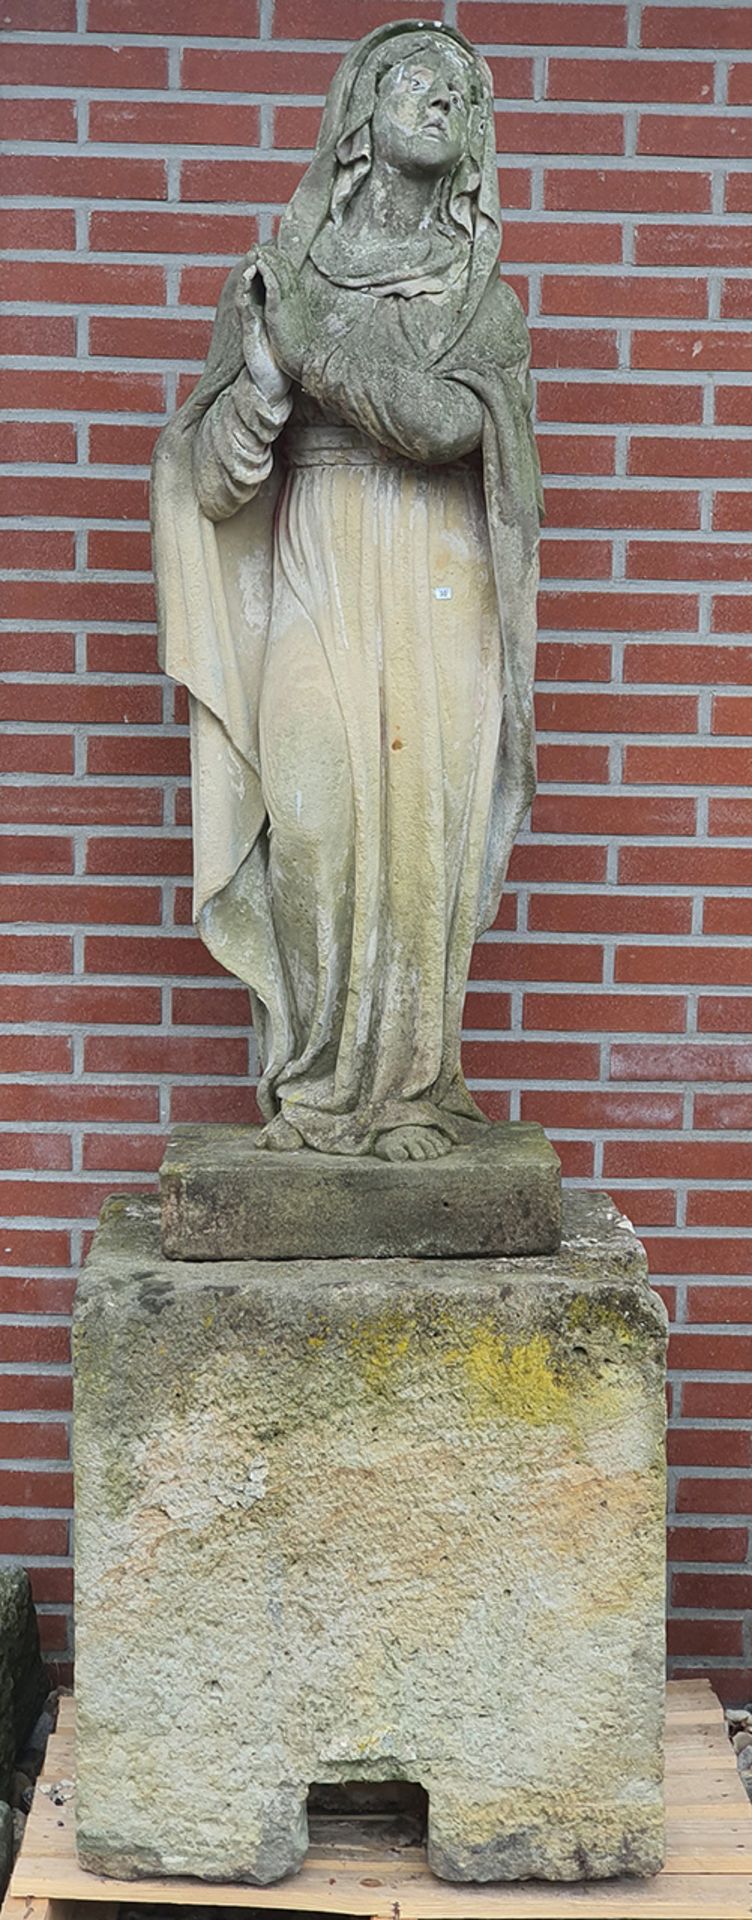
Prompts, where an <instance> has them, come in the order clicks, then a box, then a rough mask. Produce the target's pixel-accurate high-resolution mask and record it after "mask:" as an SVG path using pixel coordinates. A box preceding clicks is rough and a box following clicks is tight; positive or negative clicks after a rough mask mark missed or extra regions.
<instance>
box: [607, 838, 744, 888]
mask: <svg viewBox="0 0 752 1920" xmlns="http://www.w3.org/2000/svg"><path fill="white" fill-rule="evenodd" d="M619 882H620V885H622V886H637V887H643V886H647V887H723V886H726V887H745V886H752V847H698V846H691V847H621V848H620V849H619Z"/></svg>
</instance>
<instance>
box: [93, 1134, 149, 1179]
mask: <svg viewBox="0 0 752 1920" xmlns="http://www.w3.org/2000/svg"><path fill="white" fill-rule="evenodd" d="M165 1144H166V1143H165V1138H164V1134H163V1133H120V1131H118V1132H117V1133H91V1134H85V1135H84V1143H83V1155H82V1161H81V1164H82V1166H83V1169H84V1172H85V1173H109V1172H111V1171H114V1172H116V1173H137V1172H138V1173H156V1172H157V1171H158V1169H159V1167H160V1166H161V1164H162V1161H163V1159H164V1151H165Z"/></svg>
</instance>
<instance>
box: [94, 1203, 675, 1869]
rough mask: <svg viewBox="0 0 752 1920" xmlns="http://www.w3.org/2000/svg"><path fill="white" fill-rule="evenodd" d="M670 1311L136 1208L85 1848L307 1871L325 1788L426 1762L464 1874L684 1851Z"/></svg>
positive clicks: (570, 1236)
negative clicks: (279, 1253) (212, 1239)
mask: <svg viewBox="0 0 752 1920" xmlns="http://www.w3.org/2000/svg"><path fill="white" fill-rule="evenodd" d="M663 1354H664V1314H663V1309H662V1307H661V1305H660V1302H659V1301H658V1300H657V1299H656V1298H655V1296H654V1295H653V1294H652V1293H651V1291H650V1289H649V1287H648V1285H647V1281H646V1271H645V1260H644V1255H643V1252H642V1249H641V1247H640V1244H639V1242H638V1241H637V1240H636V1238H635V1236H634V1234H633V1232H632V1230H631V1228H630V1227H629V1226H628V1224H627V1223H626V1222H625V1221H624V1220H622V1219H621V1218H620V1216H619V1215H618V1214H617V1213H616V1211H615V1209H614V1208H613V1206H612V1205H611V1203H610V1202H609V1201H608V1200H607V1199H606V1198H605V1196H602V1195H590V1194H580V1195H578V1196H569V1198H568V1199H567V1201H566V1204H565V1215H564V1238H563V1244H562V1247H561V1251H560V1252H559V1253H557V1254H554V1255H550V1256H541V1257H537V1258H536V1257H530V1258H527V1259H516V1260H506V1259H491V1258H485V1259H475V1260H473V1261H466V1260H462V1261H458V1260H437V1259H434V1260H415V1259H412V1260H401V1259H381V1260H351V1259H339V1260H325V1259H319V1260H309V1261H303V1260H299V1261H294V1262H290V1261H274V1262H271V1261H253V1260H247V1261H235V1262H227V1261H225V1262H223V1263H221V1264H220V1263H216V1264H215V1263H213V1262H211V1261H203V1262H200V1263H193V1264H189V1263H187V1262H182V1261H177V1260H174V1259H172V1260H166V1259H164V1258H163V1256H162V1254H161V1251H160V1237H159V1210H158V1206H157V1204H156V1203H153V1202H150V1201H125V1200H117V1201H113V1202H111V1203H110V1204H109V1206H108V1208H107V1209H106V1210H105V1216H104V1219H103V1224H102V1226H101V1227H100V1230H99V1233H98V1235H97V1239H96V1241H95V1245H94V1248H93V1251H92V1254H91V1256H90V1259H89V1263H88V1266H87V1269H86V1273H85V1275H84V1279H83V1282H82V1285H81V1288H80V1292H79V1298H78V1304H77V1309H76V1327H75V1371H76V1414H75V1419H76V1495H77V1546H76V1553H77V1601H78V1670H77V1680H78V1718H79V1747H78V1782H79V1784H78V1804H77V1820H78V1839H79V1851H80V1857H81V1859H82V1862H83V1864H84V1865H86V1866H90V1867H92V1868H94V1869H99V1870H102V1871H104V1872H109V1873H117V1874H119V1875H126V1876H138V1875H139V1874H192V1875H198V1876H201V1877H205V1878H207V1879H210V1880H223V1879H233V1880H238V1881H248V1882H250V1883H254V1882H255V1883H265V1882H267V1881H270V1880H274V1879H276V1878H278V1877H280V1876H282V1875H284V1874H286V1873H288V1872H290V1871H292V1870H293V1869H294V1868H295V1867H296V1866H298V1865H299V1864H300V1861H301V1859H302V1856H303V1853H304V1851H305V1847H306V1838H307V1824H306V1795H307V1792H308V1788H309V1786H310V1784H311V1783H312V1782H314V1781H316V1782H335V1783H336V1782H344V1781H354V1780H357V1781H382V1780H395V1779H402V1780H408V1781H413V1782H419V1783H420V1784H421V1785H422V1786H423V1787H424V1788H425V1789H426V1790H427V1792H428V1795H429V1835H428V1846H429V1860H430V1863H431V1865H432V1866H433V1867H434V1868H435V1870H436V1872H437V1873H439V1874H441V1875H443V1876H445V1877H447V1878H449V1879H457V1880H465V1879H467V1880H472V1879H478V1880H487V1879H511V1878H516V1877H524V1876H529V1875H539V1876H543V1877H545V1878H553V1879H577V1878H581V1877H583V1878H584V1877H589V1876H597V1875H611V1874H617V1873H624V1872H627V1873H630V1872H631V1873H635V1874H649V1873H652V1872H654V1871H655V1870H656V1869H657V1868H658V1867H659V1865H660V1863H661V1858H662V1847H663V1817H662V1804H661V1773H662V1763H661V1735H662V1688H663V1555H664V1521H663V1447H662V1442H663Z"/></svg>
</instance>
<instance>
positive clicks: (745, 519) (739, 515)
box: [713, 342, 752, 533]
mask: <svg viewBox="0 0 752 1920" xmlns="http://www.w3.org/2000/svg"><path fill="white" fill-rule="evenodd" d="M750 344H751V345H752V342H751V343H750ZM750 367H751V368H752V357H751V358H750ZM713 532H714V533H752V493H717V494H716V496H715V500H714V502H713Z"/></svg>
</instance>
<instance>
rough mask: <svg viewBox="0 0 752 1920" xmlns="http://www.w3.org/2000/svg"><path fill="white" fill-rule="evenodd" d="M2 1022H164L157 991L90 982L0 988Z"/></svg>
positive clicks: (145, 1023)
mask: <svg viewBox="0 0 752 1920" xmlns="http://www.w3.org/2000/svg"><path fill="white" fill-rule="evenodd" d="M0 1019H3V1020H7V1021H12V1020H24V1019H25V1020H31V1021H44V1022H45V1023H46V1024H49V1023H51V1022H53V1021H55V1022H60V1023H63V1024H66V1023H67V1022H68V1021H73V1022H77V1021H81V1022H83V1024H84V1025H86V1026H87V1027H92V1026H117V1025H121V1024H124V1025H126V1026H130V1025H137V1026H147V1025H153V1026H158V1025H159V1023H160V1020H161V995H160V990H159V988H158V987H93V986H91V985H89V983H88V982H87V983H86V984H84V983H83V982H81V984H80V985H77V986H66V987H60V986H54V985H53V984H52V983H50V984H49V985H45V986H43V987H32V986H29V985H28V984H26V983H25V982H24V983H19V985H17V986H12V987H3V986H0Z"/></svg>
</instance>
